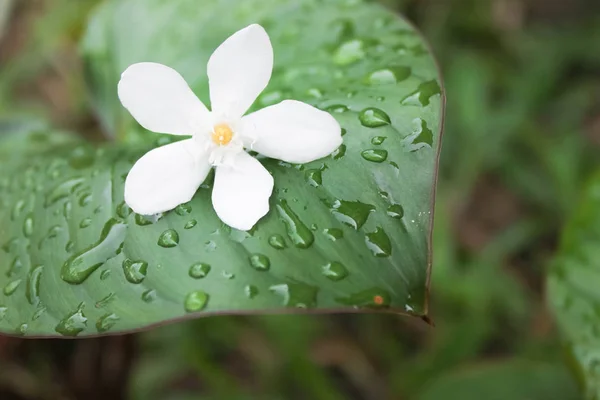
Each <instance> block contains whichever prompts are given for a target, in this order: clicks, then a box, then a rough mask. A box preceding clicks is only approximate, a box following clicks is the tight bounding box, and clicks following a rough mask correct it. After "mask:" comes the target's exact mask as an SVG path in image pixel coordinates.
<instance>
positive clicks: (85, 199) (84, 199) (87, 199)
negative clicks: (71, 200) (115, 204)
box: [79, 193, 92, 207]
mask: <svg viewBox="0 0 600 400" xmlns="http://www.w3.org/2000/svg"><path fill="white" fill-rule="evenodd" d="M91 201H92V194H91V193H84V194H82V195H81V197H80V198H79V205H80V206H81V207H85V206H87V205H88V204H90V203H91Z"/></svg>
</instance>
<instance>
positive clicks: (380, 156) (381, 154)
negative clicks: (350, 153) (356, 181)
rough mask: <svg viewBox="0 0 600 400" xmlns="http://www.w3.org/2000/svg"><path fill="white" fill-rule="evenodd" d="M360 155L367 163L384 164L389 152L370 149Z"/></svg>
mask: <svg viewBox="0 0 600 400" xmlns="http://www.w3.org/2000/svg"><path fill="white" fill-rule="evenodd" d="M360 155H361V156H362V158H364V159H365V160H367V161H371V162H375V163H382V162H384V161H385V160H386V159H387V156H388V152H387V150H381V149H369V150H364V151H363V152H362V153H360Z"/></svg>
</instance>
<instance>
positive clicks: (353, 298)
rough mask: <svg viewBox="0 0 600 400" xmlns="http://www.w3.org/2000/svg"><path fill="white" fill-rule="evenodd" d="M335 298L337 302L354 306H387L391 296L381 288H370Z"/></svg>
mask: <svg viewBox="0 0 600 400" xmlns="http://www.w3.org/2000/svg"><path fill="white" fill-rule="evenodd" d="M335 300H336V301H337V302H338V303H341V304H345V305H348V306H354V307H369V308H385V307H389V305H390V303H391V296H390V294H389V293H388V292H387V291H385V290H383V289H380V288H370V289H367V290H363V291H361V292H358V293H353V294H351V295H350V296H348V297H344V298H336V299H335Z"/></svg>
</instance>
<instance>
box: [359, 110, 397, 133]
mask: <svg viewBox="0 0 600 400" xmlns="http://www.w3.org/2000/svg"><path fill="white" fill-rule="evenodd" d="M358 119H359V120H360V123H361V124H362V125H363V126H366V127H367V128H378V127H380V126H385V125H389V124H391V123H392V120H391V119H390V116H389V115H387V114H386V113H385V112H384V111H383V110H380V109H379V108H374V107H370V108H365V109H364V110H362V111H361V112H360V114H359V115H358Z"/></svg>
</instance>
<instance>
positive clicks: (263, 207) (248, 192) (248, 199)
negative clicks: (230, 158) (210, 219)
mask: <svg viewBox="0 0 600 400" xmlns="http://www.w3.org/2000/svg"><path fill="white" fill-rule="evenodd" d="M272 192H273V177H272V176H271V174H269V171H267V170H266V169H265V167H263V166H262V164H261V163H260V162H259V161H258V160H257V159H255V158H254V157H252V156H251V155H249V154H248V153H246V152H240V153H239V154H238V155H237V156H236V158H235V160H234V163H233V166H227V165H223V166H218V167H217V171H216V174H215V184H214V187H213V192H212V203H213V207H214V209H215V211H216V212H217V215H218V216H219V218H221V221H223V222H225V223H226V224H227V225H229V226H231V227H232V228H236V229H240V230H243V231H247V230H250V229H251V228H252V227H253V226H254V224H256V222H258V220H259V219H261V218H262V217H263V216H264V215H265V214H266V213H267V212H268V211H269V197H271V193H272Z"/></svg>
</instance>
